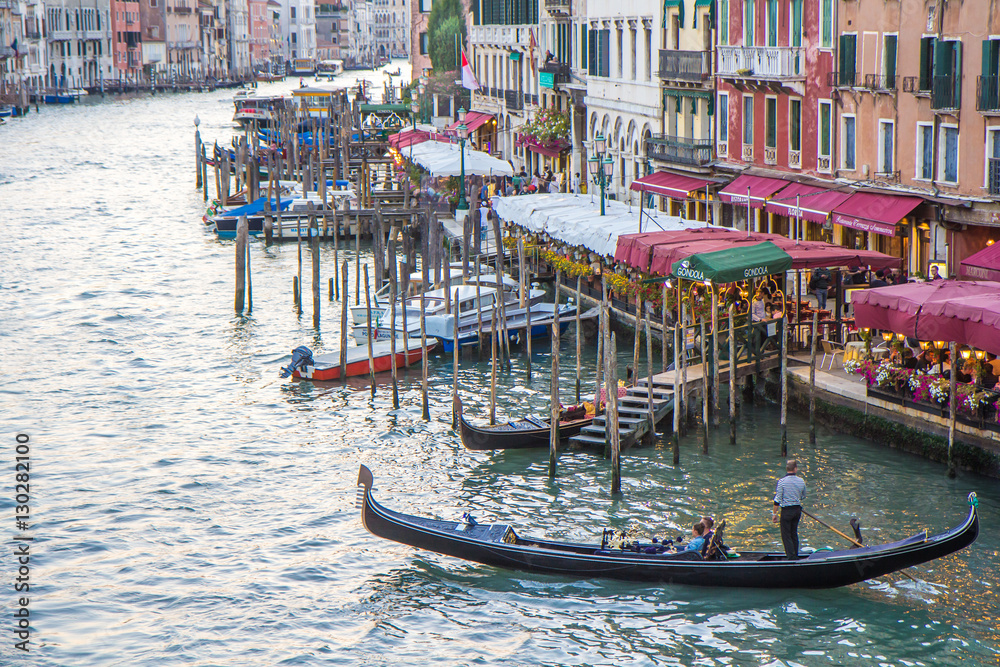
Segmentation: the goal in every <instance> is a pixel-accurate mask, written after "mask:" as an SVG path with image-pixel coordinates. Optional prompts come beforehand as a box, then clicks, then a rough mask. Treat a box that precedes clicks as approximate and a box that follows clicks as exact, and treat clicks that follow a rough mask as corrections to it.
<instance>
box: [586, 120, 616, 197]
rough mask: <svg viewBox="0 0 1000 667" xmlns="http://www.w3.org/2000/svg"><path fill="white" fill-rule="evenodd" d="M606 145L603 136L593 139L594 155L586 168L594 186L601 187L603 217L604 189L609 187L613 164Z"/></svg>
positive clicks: (599, 135)
mask: <svg viewBox="0 0 1000 667" xmlns="http://www.w3.org/2000/svg"><path fill="white" fill-rule="evenodd" d="M606 148H607V143H606V142H605V140H604V135H603V134H598V135H597V136H596V137H594V155H591V156H590V158H589V159H588V160H587V168H588V169H589V170H590V180H591V182H593V184H594V185H599V186H601V215H604V189H605V188H606V187H607V186H609V185H611V176H612V174H613V172H614V168H615V162H614V160H612V159H611V156H610V155H608V154H607V152H606V150H605V149H606Z"/></svg>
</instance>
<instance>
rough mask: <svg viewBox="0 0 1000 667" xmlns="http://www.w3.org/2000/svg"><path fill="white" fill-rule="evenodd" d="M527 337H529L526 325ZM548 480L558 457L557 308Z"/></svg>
mask: <svg viewBox="0 0 1000 667" xmlns="http://www.w3.org/2000/svg"><path fill="white" fill-rule="evenodd" d="M558 292H559V272H558V271H557V272H556V293H557V294H558ZM528 325H529V328H528V335H529V336H530V335H531V329H530V323H528ZM549 400H550V403H549V407H550V408H551V421H550V423H549V479H555V477H556V458H557V457H558V455H559V308H558V307H557V308H556V310H555V313H554V314H553V317H552V379H551V381H550V383H549Z"/></svg>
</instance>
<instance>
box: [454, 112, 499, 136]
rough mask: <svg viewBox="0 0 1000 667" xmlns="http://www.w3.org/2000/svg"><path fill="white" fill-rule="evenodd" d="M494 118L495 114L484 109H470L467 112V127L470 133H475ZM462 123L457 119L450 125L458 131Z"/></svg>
mask: <svg viewBox="0 0 1000 667" xmlns="http://www.w3.org/2000/svg"><path fill="white" fill-rule="evenodd" d="M491 120H493V114H491V113H484V112H482V111H469V112H467V113H466V114H465V127H467V128H468V129H469V133H470V134H471V133H473V132H475V131H476V130H478V129H479V128H480V127H482V126H483V125H485V124H486V123H488V122H489V121H491ZM461 124H462V123H460V122H458V121H456V122H454V123H452V124H451V125H449V126H448V129H449V130H455V131H456V132H457V131H458V126H459V125H461Z"/></svg>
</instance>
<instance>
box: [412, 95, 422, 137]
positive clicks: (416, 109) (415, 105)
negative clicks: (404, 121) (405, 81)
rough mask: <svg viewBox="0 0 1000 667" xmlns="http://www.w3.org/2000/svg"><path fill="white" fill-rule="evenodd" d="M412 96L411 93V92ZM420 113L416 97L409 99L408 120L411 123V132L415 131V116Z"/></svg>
mask: <svg viewBox="0 0 1000 667" xmlns="http://www.w3.org/2000/svg"><path fill="white" fill-rule="evenodd" d="M411 96H412V92H411ZM418 113H420V101H419V100H418V99H417V98H416V97H412V99H410V120H412V121H413V130H414V131H416V129H417V114H418Z"/></svg>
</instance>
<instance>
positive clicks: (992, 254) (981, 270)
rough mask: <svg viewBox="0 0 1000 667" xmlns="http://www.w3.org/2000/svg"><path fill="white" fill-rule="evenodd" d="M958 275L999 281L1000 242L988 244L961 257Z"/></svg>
mask: <svg viewBox="0 0 1000 667" xmlns="http://www.w3.org/2000/svg"><path fill="white" fill-rule="evenodd" d="M958 275H959V276H960V277H962V278H967V279H973V280H998V281H1000V243H994V244H993V245H988V246H986V247H985V248H983V249H982V250H980V251H979V252H977V253H974V254H972V255H969V256H968V257H966V258H965V259H963V260H962V262H961V264H960V265H959V269H958Z"/></svg>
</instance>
